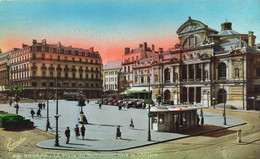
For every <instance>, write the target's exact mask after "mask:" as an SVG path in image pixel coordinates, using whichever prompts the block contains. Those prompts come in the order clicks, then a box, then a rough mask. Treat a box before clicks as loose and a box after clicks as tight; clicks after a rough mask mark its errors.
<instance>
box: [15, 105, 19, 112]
mask: <svg viewBox="0 0 260 159" xmlns="http://www.w3.org/2000/svg"><path fill="white" fill-rule="evenodd" d="M18 110H19V105H18V103H17V104H16V114H18Z"/></svg>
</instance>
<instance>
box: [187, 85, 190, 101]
mask: <svg viewBox="0 0 260 159" xmlns="http://www.w3.org/2000/svg"><path fill="white" fill-rule="evenodd" d="M187 102H188V103H189V102H190V87H187Z"/></svg>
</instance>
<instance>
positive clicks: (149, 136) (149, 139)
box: [147, 76, 151, 141]
mask: <svg viewBox="0 0 260 159" xmlns="http://www.w3.org/2000/svg"><path fill="white" fill-rule="evenodd" d="M148 83H149V88H148V91H149V92H148V99H149V103H148V139H147V141H151V130H150V109H151V107H150V102H151V97H150V76H148Z"/></svg>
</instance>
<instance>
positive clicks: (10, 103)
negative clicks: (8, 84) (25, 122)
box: [9, 97, 13, 106]
mask: <svg viewBox="0 0 260 159" xmlns="http://www.w3.org/2000/svg"><path fill="white" fill-rule="evenodd" d="M12 103H13V101H12V97H11V100H10V102H9V105H10V106H12Z"/></svg>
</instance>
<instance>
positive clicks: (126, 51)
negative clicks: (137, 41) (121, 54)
mask: <svg viewBox="0 0 260 159" xmlns="http://www.w3.org/2000/svg"><path fill="white" fill-rule="evenodd" d="M129 52H130V48H129V47H126V48H125V55H126V54H128V53H129Z"/></svg>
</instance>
